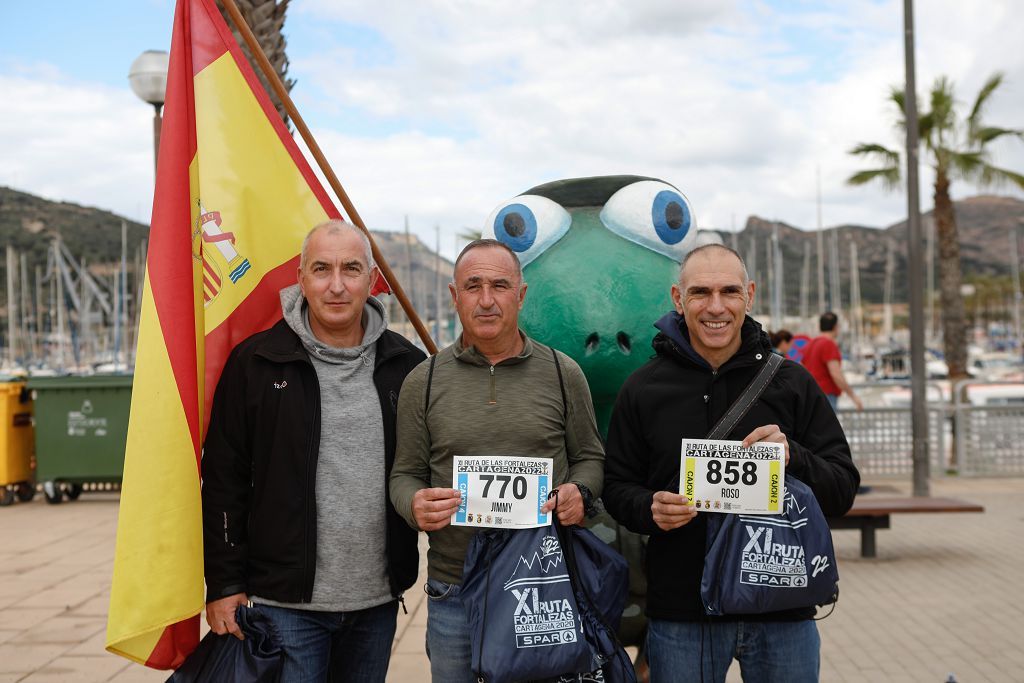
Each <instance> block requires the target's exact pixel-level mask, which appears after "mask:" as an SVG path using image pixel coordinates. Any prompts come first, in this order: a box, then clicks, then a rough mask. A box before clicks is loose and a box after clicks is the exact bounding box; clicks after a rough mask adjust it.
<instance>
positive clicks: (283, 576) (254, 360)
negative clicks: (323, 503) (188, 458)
mask: <svg viewBox="0 0 1024 683" xmlns="http://www.w3.org/2000/svg"><path fill="white" fill-rule="evenodd" d="M424 357H425V356H424V354H423V352H422V351H420V350H419V349H417V348H416V347H415V346H413V345H412V344H411V343H409V341H408V340H406V339H405V338H404V337H402V336H401V335H398V334H395V333H394V332H391V331H390V330H385V331H384V333H383V334H382V335H381V337H380V338H379V339H378V340H377V345H376V362H375V365H374V369H373V382H374V384H375V385H376V387H377V393H378V395H379V397H380V409H381V416H382V417H383V421H384V452H385V458H386V463H385V475H384V477H385V485H386V482H387V478H388V477H389V476H390V474H391V466H392V464H394V460H395V418H396V413H397V408H398V392H399V390H400V389H401V386H402V382H403V380H404V379H405V376H406V375H407V374H409V371H410V370H412V369H413V368H414V367H416V365H418V364H419V363H420V361H422V360H423V359H424ZM319 451H320V385H319V383H318V381H317V376H316V371H315V370H314V368H313V364H312V363H311V362H310V360H309V356H308V355H307V353H306V350H305V348H304V347H303V346H302V342H301V341H300V340H299V337H298V335H296V334H295V333H294V332H293V331H292V330H291V328H290V327H288V324H287V323H286V322H285V321H284V320H281V321H279V322H278V323H277V324H276V325H274V326H273V327H272V328H270V329H269V330H266V331H264V332H260V333H258V334H254V335H253V336H251V337H249V338H248V339H246V340H244V341H242V342H241V343H240V344H238V346H236V347H235V349H234V350H233V351H232V352H231V355H230V356H229V357H228V360H227V363H226V364H225V365H224V372H223V374H222V375H221V378H220V381H219V382H218V384H217V391H216V394H215V395H214V398H213V410H212V412H211V414H210V428H209V431H208V433H207V435H206V441H205V443H204V448H203V463H202V471H203V550H204V553H203V554H204V560H205V573H206V586H207V600H208V601H210V600H216V599H218V598H222V597H226V596H228V595H233V594H235V593H240V592H245V593H249V594H256V595H259V596H260V597H263V598H267V599H270V600H275V601H278V602H291V603H300V602H310V601H311V600H312V596H313V577H314V573H315V570H316V494H315V490H314V484H315V480H316V460H317V456H318V453H319ZM385 496H386V498H387V501H388V502H387V541H386V548H387V556H388V578H389V580H390V583H391V592H392V594H393V595H395V596H396V597H397V596H398V595H400V594H401V593H402V591H404V590H406V589H407V588H409V587H410V586H411V585H412V584H413V583H414V582H415V581H416V575H417V573H418V571H419V551H418V549H417V545H416V544H417V534H416V532H415V531H414V530H412V529H410V528H409V525H408V524H406V523H405V520H403V519H402V518H401V517H399V516H398V513H396V512H395V509H394V508H393V507H392V505H391V502H390V496H387V494H385Z"/></svg>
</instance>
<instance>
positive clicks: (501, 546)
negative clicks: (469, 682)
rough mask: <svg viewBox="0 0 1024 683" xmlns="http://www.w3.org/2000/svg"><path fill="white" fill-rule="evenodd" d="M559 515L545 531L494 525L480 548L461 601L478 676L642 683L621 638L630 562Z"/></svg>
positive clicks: (475, 547)
mask: <svg viewBox="0 0 1024 683" xmlns="http://www.w3.org/2000/svg"><path fill="white" fill-rule="evenodd" d="M552 519H553V521H552V524H551V526H546V527H540V528H537V529H517V530H508V529H486V530H483V531H480V532H479V533H477V534H476V535H475V536H474V537H473V540H472V541H471V542H470V545H469V550H468V552H467V554H466V561H465V564H464V567H463V578H462V591H461V594H460V595H461V597H462V600H463V602H464V603H465V605H466V609H467V611H468V614H467V616H468V619H469V627H470V634H471V635H470V640H471V644H472V666H473V672H474V673H475V674H476V676H477V680H479V681H484V682H486V683H511V682H512V681H523V680H532V681H536V680H561V681H577V680H592V679H593V680H603V681H607V682H608V683H635V681H636V677H635V674H634V672H633V666H632V663H631V662H630V661H629V657H628V656H627V655H626V652H625V650H624V649H623V648H622V645H621V644H620V643H619V641H618V638H617V637H616V635H615V631H616V629H617V628H618V622H619V618H620V617H621V615H622V609H623V607H624V605H625V601H626V594H627V591H628V581H629V579H628V572H629V570H628V567H627V565H626V561H625V560H624V559H623V558H622V556H621V555H619V554H618V553H616V552H615V551H614V550H613V549H612V548H610V547H609V546H608V545H607V544H606V543H604V542H603V541H601V540H600V539H599V538H597V537H596V536H595V535H594V534H593V533H591V532H590V531H587V530H586V529H581V528H579V527H563V526H561V525H560V524H559V523H558V521H557V517H556V516H555V515H552ZM595 676H600V678H595Z"/></svg>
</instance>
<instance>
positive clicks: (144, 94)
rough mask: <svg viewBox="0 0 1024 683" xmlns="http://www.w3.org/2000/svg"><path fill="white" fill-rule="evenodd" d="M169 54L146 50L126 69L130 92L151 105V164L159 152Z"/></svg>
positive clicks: (162, 51) (154, 161)
mask: <svg viewBox="0 0 1024 683" xmlns="http://www.w3.org/2000/svg"><path fill="white" fill-rule="evenodd" d="M169 59H170V58H169V56H168V54H167V52H165V51H164V50H146V51H145V52H143V53H142V54H141V55H139V56H138V57H136V58H135V61H134V62H132V66H131V68H130V69H129V70H128V82H129V83H130V84H131V86H132V92H134V93H135V94H136V95H138V96H139V99H140V100H142V101H143V102H148V103H149V104H152V105H153V109H154V114H153V165H154V167H155V166H156V157H157V155H158V154H159V153H160V121H161V119H160V110H161V109H162V108H163V106H164V92H165V91H166V90H167V64H168V61H169Z"/></svg>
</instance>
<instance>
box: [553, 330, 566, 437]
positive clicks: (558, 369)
mask: <svg viewBox="0 0 1024 683" xmlns="http://www.w3.org/2000/svg"><path fill="white" fill-rule="evenodd" d="M551 357H552V358H554V359H555V372H557V373H558V388H559V389H561V390H562V420H563V421H565V422H568V421H569V401H568V399H566V397H565V381H564V380H563V379H562V364H561V363H559V362H558V351H555V348H554V347H551Z"/></svg>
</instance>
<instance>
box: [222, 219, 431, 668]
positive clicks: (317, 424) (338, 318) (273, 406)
mask: <svg viewBox="0 0 1024 683" xmlns="http://www.w3.org/2000/svg"><path fill="white" fill-rule="evenodd" d="M377 277H379V272H378V271H377V268H376V266H375V265H374V264H373V260H372V256H371V252H370V245H369V241H368V240H367V238H366V236H365V235H364V234H363V233H362V232H361V231H360V230H359V229H358V228H355V227H354V226H352V225H349V224H347V223H344V222H342V221H329V222H327V223H325V224H323V225H320V226H317V227H316V228H314V229H313V230H312V231H311V232H310V233H309V235H307V237H306V239H305V241H304V242H303V246H302V256H301V257H300V264H299V269H298V280H299V282H298V285H293V286H292V287H289V288H287V289H284V290H282V292H281V308H282V311H283V313H284V319H283V320H281V321H280V322H278V323H277V324H276V325H274V326H273V327H272V328H270V329H269V330H267V331H265V332H260V333H258V334H255V335H253V336H251V337H249V338H248V339H246V340H244V341H242V342H241V343H240V344H238V346H236V347H235V349H234V350H233V351H232V352H231V356H230V357H229V358H228V361H227V363H226V364H225V366H224V372H223V374H222V375H221V378H220V381H219V383H218V385H217V391H216V394H215V396H214V401H213V410H212V412H211V415H210V428H209V432H208V434H207V437H206V441H205V444H204V451H203V462H202V470H203V493H202V496H203V544H204V554H205V573H206V584H207V606H206V619H207V621H208V622H209V624H210V628H211V629H213V631H215V632H216V633H221V634H223V633H231V634H233V635H235V636H237V637H239V638H241V637H242V634H241V632H240V631H239V628H238V625H237V623H236V621H235V611H236V609H237V608H238V607H239V606H240V605H245V604H246V603H248V602H250V601H251V602H252V603H253V604H252V606H251V607H249V609H254V610H257V611H259V612H260V613H262V614H265V615H266V616H267V617H268V618H269V619H270V620H271V621H272V622H273V623H274V624H275V625H276V626H277V630H278V632H279V634H280V635H281V638H282V641H283V645H284V653H285V662H284V671H283V672H282V680H284V681H323V680H326V677H327V671H328V667H329V666H330V669H331V679H332V680H335V681H360V682H362V681H381V682H383V681H384V679H385V675H386V673H387V666H388V660H389V657H390V652H391V643H392V640H393V639H394V633H395V623H396V618H397V609H398V600H400V599H401V596H402V593H403V591H405V590H406V589H407V588H409V587H410V586H411V585H412V584H413V583H414V582H415V580H416V575H417V573H418V569H419V555H418V551H417V548H416V542H417V537H416V536H417V535H416V532H415V531H413V530H412V529H410V528H409V526H408V525H407V524H406V523H405V521H404V520H403V519H402V518H401V517H399V516H398V514H397V513H396V512H395V509H394V508H393V507H392V505H391V503H390V502H389V500H388V491H387V479H388V476H389V475H390V472H391V466H392V464H393V462H394V457H395V420H396V411H397V406H398V393H399V390H400V388H401V385H402V382H403V380H404V379H405V376H406V375H407V374H408V373H409V371H410V370H412V369H413V368H414V367H416V365H417V364H419V362H420V361H422V360H423V358H424V354H423V352H421V351H419V350H418V349H416V347H414V346H413V345H412V344H410V343H409V342H408V341H407V340H406V339H404V338H403V337H401V336H400V335H398V334H395V333H394V332H391V331H389V330H388V329H387V316H386V312H385V309H384V307H383V306H382V305H381V303H380V302H379V301H377V300H376V299H375V298H373V297H371V296H370V290H371V287H372V286H373V284H374V282H375V281H376V279H377Z"/></svg>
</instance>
